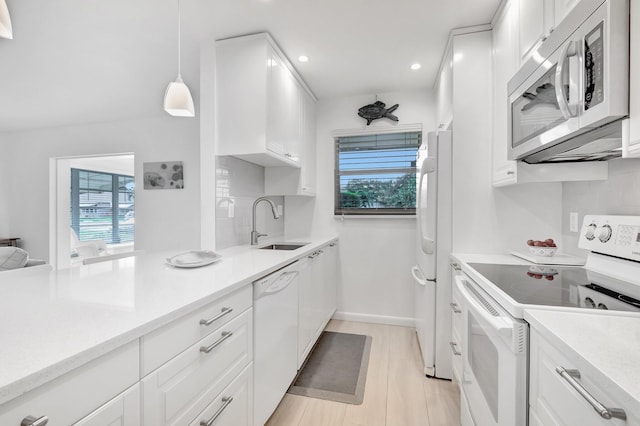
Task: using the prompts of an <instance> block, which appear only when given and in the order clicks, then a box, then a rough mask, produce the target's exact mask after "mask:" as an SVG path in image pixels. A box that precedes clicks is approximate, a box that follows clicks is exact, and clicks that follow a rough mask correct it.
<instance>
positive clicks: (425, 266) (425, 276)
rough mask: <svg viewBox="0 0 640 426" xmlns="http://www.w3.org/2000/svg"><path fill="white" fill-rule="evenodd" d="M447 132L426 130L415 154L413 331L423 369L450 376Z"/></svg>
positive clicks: (449, 216) (426, 373) (449, 212)
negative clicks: (417, 342)
mask: <svg viewBox="0 0 640 426" xmlns="http://www.w3.org/2000/svg"><path fill="white" fill-rule="evenodd" d="M451 155H452V146H451V131H439V132H431V133H429V134H428V136H427V139H426V141H425V140H423V142H422V145H421V146H420V148H419V149H418V153H417V155H416V167H417V179H416V186H417V188H416V197H417V198H416V222H417V226H416V228H417V232H416V234H417V238H416V263H417V264H416V265H415V266H414V267H413V268H411V274H412V275H413V279H414V281H415V285H414V291H415V304H416V305H415V316H416V332H417V334H418V341H419V343H420V350H421V351H422V358H423V360H424V373H425V375H427V376H430V377H439V378H443V379H451V377H452V370H451V365H452V359H451V356H452V352H451V348H450V346H449V342H450V341H451V310H450V306H449V304H450V303H451V273H450V267H449V254H450V252H451V223H452V218H451V216H452V215H451V204H452V196H451V179H452V174H451V167H452V166H451Z"/></svg>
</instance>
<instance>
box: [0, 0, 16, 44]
mask: <svg viewBox="0 0 640 426" xmlns="http://www.w3.org/2000/svg"><path fill="white" fill-rule="evenodd" d="M0 37H1V38H8V39H12V38H13V30H12V29H11V16H9V9H8V8H7V3H6V1H5V0H0Z"/></svg>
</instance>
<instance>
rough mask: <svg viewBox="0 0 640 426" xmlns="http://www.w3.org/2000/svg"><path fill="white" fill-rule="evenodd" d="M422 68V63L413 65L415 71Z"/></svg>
mask: <svg viewBox="0 0 640 426" xmlns="http://www.w3.org/2000/svg"><path fill="white" fill-rule="evenodd" d="M420 68H422V65H420V64H418V63H416V64H413V65H411V69H412V70H414V71H415V70H419V69H420Z"/></svg>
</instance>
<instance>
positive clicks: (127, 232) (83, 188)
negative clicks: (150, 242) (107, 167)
mask: <svg viewBox="0 0 640 426" xmlns="http://www.w3.org/2000/svg"><path fill="white" fill-rule="evenodd" d="M134 189H135V184H134V177H133V176H124V175H118V174H112V173H103V172H97V171H92V170H81V169H74V168H72V169H71V212H70V213H71V215H70V216H71V228H72V229H73V230H74V231H75V233H76V235H77V236H78V238H79V240H80V241H88V240H102V241H104V242H105V243H107V244H118V243H125V242H132V241H133V238H134V226H135V216H134V211H135V209H134V206H135V203H134Z"/></svg>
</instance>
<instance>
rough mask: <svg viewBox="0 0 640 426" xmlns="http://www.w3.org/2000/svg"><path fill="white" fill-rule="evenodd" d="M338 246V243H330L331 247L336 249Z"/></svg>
mask: <svg viewBox="0 0 640 426" xmlns="http://www.w3.org/2000/svg"><path fill="white" fill-rule="evenodd" d="M337 245H338V243H329V247H335V246H337Z"/></svg>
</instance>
